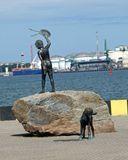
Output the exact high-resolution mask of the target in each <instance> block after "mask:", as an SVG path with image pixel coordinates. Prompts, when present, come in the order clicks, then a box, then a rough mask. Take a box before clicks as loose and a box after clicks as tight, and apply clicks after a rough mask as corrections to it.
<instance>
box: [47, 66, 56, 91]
mask: <svg viewBox="0 0 128 160" xmlns="http://www.w3.org/2000/svg"><path fill="white" fill-rule="evenodd" d="M48 76H49V79H50V83H51V86H52V90H51V92H55V84H54V79H53V71H52V69H49V70H48Z"/></svg>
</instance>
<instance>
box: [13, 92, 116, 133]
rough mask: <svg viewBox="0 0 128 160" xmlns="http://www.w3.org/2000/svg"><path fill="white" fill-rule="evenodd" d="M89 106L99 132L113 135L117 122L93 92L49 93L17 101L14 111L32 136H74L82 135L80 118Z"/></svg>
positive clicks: (96, 129)
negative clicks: (95, 113) (94, 112)
mask: <svg viewBox="0 0 128 160" xmlns="http://www.w3.org/2000/svg"><path fill="white" fill-rule="evenodd" d="M86 107H91V108H92V109H93V110H94V111H96V112H97V115H94V116H93V117H94V128H95V132H96V133H100V132H113V131H114V130H115V129H114V123H113V121H112V120H111V116H110V114H109V111H108V106H107V104H106V103H105V101H104V100H103V99H102V98H101V97H100V96H99V95H98V94H96V93H94V92H90V91H57V92H54V93H50V92H46V93H42V94H35V95H32V96H28V97H24V98H21V99H19V100H17V101H15V103H14V105H13V107H12V111H13V113H14V115H15V117H16V118H17V119H18V121H19V122H20V123H21V124H22V125H23V127H24V129H25V130H26V131H27V132H30V133H32V134H37V135H38V134H42V135H43V134H44V135H45V134H51V135H72V134H79V132H80V117H81V115H82V113H83V111H84V109H85V108H86Z"/></svg>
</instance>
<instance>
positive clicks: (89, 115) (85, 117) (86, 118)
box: [80, 108, 97, 140]
mask: <svg viewBox="0 0 128 160" xmlns="http://www.w3.org/2000/svg"><path fill="white" fill-rule="evenodd" d="M96 114H97V112H93V109H92V108H85V110H84V112H83V114H82V116H81V118H80V140H82V139H83V138H85V130H86V126H88V139H90V138H91V133H92V137H95V133H94V127H93V115H96Z"/></svg>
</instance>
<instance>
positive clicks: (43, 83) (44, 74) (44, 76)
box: [41, 70, 46, 93]
mask: <svg viewBox="0 0 128 160" xmlns="http://www.w3.org/2000/svg"><path fill="white" fill-rule="evenodd" d="M45 81H46V73H45V71H44V70H42V91H41V93H44V92H45Z"/></svg>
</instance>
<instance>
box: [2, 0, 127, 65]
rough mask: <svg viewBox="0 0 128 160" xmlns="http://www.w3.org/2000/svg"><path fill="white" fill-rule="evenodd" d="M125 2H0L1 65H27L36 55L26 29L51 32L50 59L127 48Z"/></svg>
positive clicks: (31, 0) (19, 0)
mask: <svg viewBox="0 0 128 160" xmlns="http://www.w3.org/2000/svg"><path fill="white" fill-rule="evenodd" d="M127 10H128V1H127V0H118V1H117V0H107V1H103V0H4V1H3V0H0V62H15V61H21V53H24V60H25V62H30V60H31V57H30V48H31V46H32V50H33V55H34V56H35V55H36V54H37V49H36V48H35V45H34V43H35V41H36V40H38V39H42V40H43V41H44V43H45V40H44V39H43V37H42V36H41V35H38V36H35V37H32V36H31V35H33V34H34V32H32V31H30V30H29V28H32V29H35V30H40V29H47V30H49V31H50V32H51V37H50V40H51V44H52V45H51V47H50V55H51V56H53V55H61V56H66V55H68V54H72V53H80V52H96V48H97V47H96V32H97V33H98V41H99V50H100V51H103V50H104V40H105V39H106V40H107V47H108V49H114V48H115V47H117V46H118V45H128V11H127Z"/></svg>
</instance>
